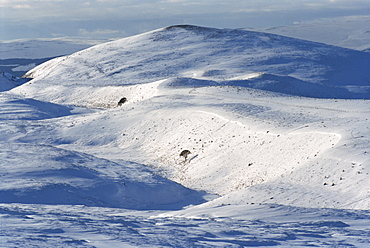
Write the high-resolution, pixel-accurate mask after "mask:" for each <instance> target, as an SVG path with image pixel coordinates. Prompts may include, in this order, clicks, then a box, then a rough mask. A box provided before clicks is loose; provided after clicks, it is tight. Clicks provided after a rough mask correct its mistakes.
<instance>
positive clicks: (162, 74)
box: [0, 26, 370, 247]
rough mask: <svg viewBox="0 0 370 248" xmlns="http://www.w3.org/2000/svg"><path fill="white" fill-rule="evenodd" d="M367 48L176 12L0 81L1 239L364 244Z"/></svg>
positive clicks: (368, 200) (8, 242) (368, 190)
mask: <svg viewBox="0 0 370 248" xmlns="http://www.w3.org/2000/svg"><path fill="white" fill-rule="evenodd" d="M307 54H309V55H310V56H309V57H305V56H304V55H307ZM302 56H303V57H302ZM263 58H264V59H265V61H263ZM358 60H360V61H361V62H362V63H360V62H359V61H358ZM368 61H369V54H367V53H364V52H359V51H353V50H348V49H342V48H337V47H333V46H327V45H323V44H317V43H313V42H306V41H300V40H295V39H292V38H286V37H282V36H276V35H270V34H264V33H258V32H248V31H242V30H219V29H209V28H202V27H194V26H173V27H168V28H164V29H160V30H155V31H153V32H149V33H145V34H142V35H139V36H135V37H130V38H126V39H123V40H118V41H115V42H111V43H106V44H102V45H98V46H95V47H92V48H90V49H87V50H83V51H81V52H78V53H76V54H73V55H70V56H66V57H61V58H58V59H55V60H51V61H49V62H47V63H45V64H42V65H40V66H38V67H37V68H35V69H33V70H31V71H30V73H29V75H30V76H33V77H34V79H33V80H31V81H30V82H29V83H25V84H23V85H22V86H18V87H16V88H14V89H12V90H10V91H7V92H3V93H0V137H1V142H0V146H1V149H0V166H1V183H0V185H1V187H0V218H1V225H2V226H1V234H0V235H1V237H0V240H1V242H2V243H1V246H3V247H22V246H26V245H28V246H31V247H32V246H34V247H40V246H44V247H66V246H73V247H153V246H154V247H249V246H260V247H266V246H278V247H303V246H319V247H351V246H355V247H368V245H369V243H370V239H369V236H370V229H369V227H370V212H369V210H368V209H369V207H370V187H369V186H370V185H369V182H370V181H369V172H370V171H369V170H370V155H369V153H370V150H369V144H370V137H369V129H370V126H369V118H370V110H369V109H370V108H369V107H370V106H369V105H370V103H369V101H368V100H365V99H357V98H359V97H360V96H361V97H364V98H368V97H369V92H368V91H367V90H366V89H367V88H366V87H368V86H369V85H368V82H369V81H368V79H369V70H367V69H368V68H367V67H368V65H369V63H368ZM347 66H351V67H350V68H347ZM336 73H341V76H340V77H339V76H338V75H335V74H336ZM346 73H349V74H350V75H347V74H346ZM363 80H365V81H363ZM366 80H367V81H366ZM283 86H286V87H283ZM348 89H351V90H348ZM327 90H330V91H327ZM358 92H360V93H358ZM304 96H310V98H306V97H304ZM123 97H126V98H127V102H125V103H124V104H123V105H122V106H119V107H118V102H119V101H120V99H121V98H123ZM329 97H336V98H338V99H331V98H329ZM183 150H189V151H190V152H191V153H190V154H189V155H188V157H187V159H185V158H184V157H181V156H179V155H180V154H181V152H182V151H183Z"/></svg>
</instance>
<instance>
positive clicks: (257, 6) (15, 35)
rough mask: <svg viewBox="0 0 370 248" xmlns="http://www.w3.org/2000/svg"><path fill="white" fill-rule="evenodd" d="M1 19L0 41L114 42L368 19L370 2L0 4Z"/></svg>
mask: <svg viewBox="0 0 370 248" xmlns="http://www.w3.org/2000/svg"><path fill="white" fill-rule="evenodd" d="M0 14H1V23H0V24H1V26H0V28H1V33H0V35H1V36H0V40H3V41H4V40H10V39H19V38H53V37H66V36H78V37H93V38H119V37H126V36H130V35H134V34H138V33H142V32H146V31H149V30H153V29H156V28H161V27H165V26H170V25H174V24H193V25H200V26H208V27H219V28H255V27H276V26H284V25H291V24H293V23H295V22H304V21H310V20H314V19H318V18H331V17H338V16H350V15H370V0H258V1H256V0H229V1H221V0H196V1H195V0H194V1H193V0H140V1H139V0H91V1H83V0H0Z"/></svg>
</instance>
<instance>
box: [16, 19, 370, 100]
mask: <svg viewBox="0 0 370 248" xmlns="http://www.w3.org/2000/svg"><path fill="white" fill-rule="evenodd" d="M369 64H370V55H369V54H367V53H363V52H358V51H353V50H348V49H344V48H338V47H333V46H328V45H324V44H319V43H314V42H309V41H303V40H297V39H293V38H287V37H283V36H279V35H273V34H266V33H260V32H251V31H243V30H229V29H212V28H203V27H196V26H189V25H179V26H172V27H168V28H164V29H159V30H155V31H152V32H148V33H145V34H142V35H138V36H134V37H129V38H125V39H121V40H117V41H113V42H110V43H105V44H101V45H97V46H94V47H92V48H89V49H86V50H83V51H80V52H77V53H75V54H72V55H70V56H66V57H63V58H57V59H55V60H51V61H48V62H47V63H45V64H42V65H40V66H38V67H36V68H34V69H32V70H31V71H29V72H28V73H27V75H26V76H27V77H31V78H34V80H33V83H32V84H31V85H25V86H24V87H22V88H19V90H20V91H21V90H26V91H30V90H31V89H29V88H34V87H38V85H39V86H40V87H41V88H42V89H39V90H41V91H42V90H43V89H45V87H47V86H50V85H59V86H61V85H70V84H76V85H77V86H78V85H85V86H88V85H90V86H108V85H110V86H123V85H132V84H143V83H149V82H154V81H158V80H163V79H169V78H174V77H175V78H183V79H184V80H182V81H183V84H185V85H187V84H189V83H190V84H191V82H195V81H197V80H198V81H197V83H199V82H201V83H202V85H207V84H208V85H220V86H221V85H237V86H242V87H249V88H255V89H263V90H268V91H272V92H277V93H284V94H290V95H298V96H307V97H319V98H369V97H370V85H369V78H370V70H369ZM251 75H253V76H251ZM189 78H190V79H192V80H193V81H189V80H188V79H189ZM194 80H195V81H194ZM199 80H200V81H199ZM36 82H37V83H36ZM42 82H47V83H46V85H45V84H44V83H42ZM197 83H196V84H197ZM41 85H42V86H41ZM189 86H190V85H189ZM55 94H57V93H56V92H55ZM69 94H70V93H69ZM52 98H53V97H52V96H49V98H45V99H52Z"/></svg>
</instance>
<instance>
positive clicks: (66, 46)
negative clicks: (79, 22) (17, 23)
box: [0, 38, 106, 77]
mask: <svg viewBox="0 0 370 248" xmlns="http://www.w3.org/2000/svg"><path fill="white" fill-rule="evenodd" d="M102 42H106V40H96V39H95V40H88V39H81V38H54V39H19V40H9V41H2V42H0V70H2V71H5V72H7V73H10V74H13V75H15V76H17V77H22V76H23V75H24V74H25V73H26V72H27V71H29V70H31V69H32V68H34V67H35V66H37V65H39V64H41V63H43V62H46V61H48V60H50V59H52V58H55V57H59V56H64V55H68V54H72V53H74V52H77V51H80V50H82V49H85V48H88V47H91V46H93V45H96V44H99V43H102Z"/></svg>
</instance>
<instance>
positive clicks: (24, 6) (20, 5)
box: [11, 4, 32, 9]
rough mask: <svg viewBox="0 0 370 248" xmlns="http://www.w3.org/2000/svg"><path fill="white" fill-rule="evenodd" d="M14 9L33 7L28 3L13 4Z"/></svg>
mask: <svg viewBox="0 0 370 248" xmlns="http://www.w3.org/2000/svg"><path fill="white" fill-rule="evenodd" d="M11 7H12V8H13V9H32V7H31V5H28V4H18V5H14V6H11Z"/></svg>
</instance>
